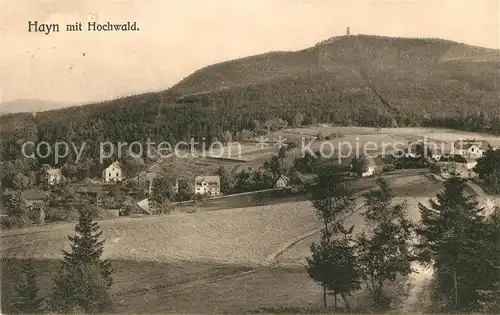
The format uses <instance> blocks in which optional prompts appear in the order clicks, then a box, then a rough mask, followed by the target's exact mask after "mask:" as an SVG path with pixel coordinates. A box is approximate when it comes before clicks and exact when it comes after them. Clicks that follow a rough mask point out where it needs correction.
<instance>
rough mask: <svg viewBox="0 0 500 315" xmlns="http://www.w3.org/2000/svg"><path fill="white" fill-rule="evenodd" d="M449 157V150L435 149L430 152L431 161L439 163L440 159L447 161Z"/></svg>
mask: <svg viewBox="0 0 500 315" xmlns="http://www.w3.org/2000/svg"><path fill="white" fill-rule="evenodd" d="M450 156H451V148H444V147H441V148H435V149H434V150H432V159H433V160H434V161H435V162H439V161H440V160H441V159H442V158H443V159H448V158H449V157H450Z"/></svg>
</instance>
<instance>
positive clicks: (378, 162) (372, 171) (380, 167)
mask: <svg viewBox="0 0 500 315" xmlns="http://www.w3.org/2000/svg"><path fill="white" fill-rule="evenodd" d="M383 171H384V161H382V159H381V158H380V157H378V156H376V157H368V170H367V171H365V172H363V173H361V177H367V176H374V175H377V174H380V173H382V172H383Z"/></svg>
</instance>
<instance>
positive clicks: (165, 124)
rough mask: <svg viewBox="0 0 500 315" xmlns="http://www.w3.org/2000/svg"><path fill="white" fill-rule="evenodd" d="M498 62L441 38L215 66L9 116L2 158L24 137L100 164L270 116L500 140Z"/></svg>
mask: <svg viewBox="0 0 500 315" xmlns="http://www.w3.org/2000/svg"><path fill="white" fill-rule="evenodd" d="M499 56H500V51H497V50H491V49H485V48H478V47H472V46H468V45H464V44H459V43H455V42H451V41H445V40H440V39H407V38H387V37H378V36H367V35H357V36H350V37H347V36H342V37H336V38H332V39H329V40H326V41H324V42H322V43H318V44H317V45H316V46H314V47H311V48H308V49H305V50H301V51H296V52H272V53H268V54H263V55H258V56H253V57H248V58H243V59H238V60H233V61H228V62H223V63H219V64H215V65H212V66H208V67H205V68H203V69H200V70H198V71H196V72H195V73H193V74H192V75H190V76H188V77H186V78H185V79H184V80H182V81H181V82H179V83H178V84H177V85H175V86H173V87H172V88H171V89H169V90H167V91H163V92H157V93H147V94H141V95H134V96H130V97H126V98H121V99H116V100H112V101H107V102H102V103H98V104H90V105H84V106H79V107H71V108H66V109H60V110H52V111H46V112H41V113H38V114H37V115H36V117H33V116H26V115H25V116H22V115H6V116H2V117H0V120H1V121H0V126H1V127H0V135H1V139H2V142H1V148H0V151H1V154H2V159H3V160H12V159H16V158H17V157H19V154H20V145H21V144H22V142H23V140H25V139H36V140H38V141H42V140H44V141H48V142H50V143H54V142H56V141H74V142H76V143H80V142H83V141H86V142H87V143H88V144H87V146H86V150H87V156H88V157H89V158H96V155H97V153H98V147H96V143H97V142H98V141H113V142H115V143H116V142H118V141H127V142H129V143H130V142H132V141H146V140H147V139H148V138H150V139H151V140H153V141H170V142H175V141H179V140H188V139H189V138H190V137H195V138H197V139H200V138H202V137H205V138H206V139H209V140H210V139H212V138H213V137H218V136H220V135H221V134H222V133H223V132H225V131H230V132H231V133H232V134H233V135H236V134H237V133H238V132H241V131H242V130H243V129H247V130H250V131H257V130H259V129H260V128H261V125H262V124H263V123H264V122H265V121H267V120H270V119H273V118H281V119H284V120H286V121H287V122H288V123H289V124H291V123H292V121H293V119H294V117H295V116H296V115H297V114H298V113H300V114H302V115H303V116H304V124H308V123H315V122H325V123H334V124H339V125H346V124H356V125H365V126H400V127H402V126H420V125H427V126H440V127H451V128H459V129H466V130H474V131H485V132H491V133H497V134H500V85H499V84H498V83H497V81H498V75H499V73H500V58H499ZM13 120H19V121H21V122H22V124H14V123H11V122H12V121H13ZM92 144H94V145H92ZM47 161H49V162H50V157H49V158H48V159H47ZM41 162H42V161H41ZM44 162H46V161H44Z"/></svg>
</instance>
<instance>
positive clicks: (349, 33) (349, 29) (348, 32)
mask: <svg viewBox="0 0 500 315" xmlns="http://www.w3.org/2000/svg"><path fill="white" fill-rule="evenodd" d="M349 35H351V28H350V27H349V26H348V27H347V36H349Z"/></svg>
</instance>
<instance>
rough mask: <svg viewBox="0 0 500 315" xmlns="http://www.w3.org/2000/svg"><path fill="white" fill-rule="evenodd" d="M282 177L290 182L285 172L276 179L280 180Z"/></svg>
mask: <svg viewBox="0 0 500 315" xmlns="http://www.w3.org/2000/svg"><path fill="white" fill-rule="evenodd" d="M280 178H283V180H285V181H286V182H290V178H288V177H286V176H285V175H283V174H281V175H280V176H279V177H278V179H277V180H276V181H278V180H280Z"/></svg>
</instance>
